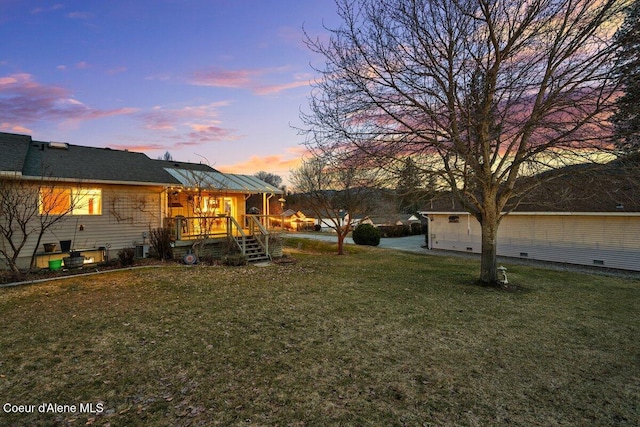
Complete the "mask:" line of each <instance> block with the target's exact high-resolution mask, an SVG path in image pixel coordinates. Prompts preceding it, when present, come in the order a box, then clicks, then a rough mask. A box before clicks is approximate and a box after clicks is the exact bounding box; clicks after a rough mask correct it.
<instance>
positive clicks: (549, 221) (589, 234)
mask: <svg viewBox="0 0 640 427" xmlns="http://www.w3.org/2000/svg"><path fill="white" fill-rule="evenodd" d="M639 165H640V163H634V162H631V163H630V164H629V163H627V164H625V163H621V162H612V163H610V164H609V165H607V166H606V167H604V168H593V170H592V171H591V172H592V173H585V171H584V170H578V168H576V170H575V172H576V173H572V170H568V171H566V172H568V173H567V174H566V175H563V176H562V177H559V178H558V179H555V180H553V181H550V182H548V183H546V184H544V185H543V186H541V187H540V188H538V189H537V190H536V191H535V192H533V193H531V194H530V195H529V196H528V197H527V198H526V199H525V200H523V201H522V203H520V204H519V205H518V206H517V207H515V209H514V210H513V211H512V212H511V213H509V214H508V215H507V216H505V217H504V218H503V219H502V222H501V223H500V227H499V230H498V247H497V254H498V255H501V256H508V257H516V258H526V259H536V260H544V261H553V262H560V263H570V264H579V265H591V266H598V267H610V268H618V269H626V270H636V271H640V173H639V171H640V166H639ZM587 167H588V166H583V167H582V168H587ZM421 214H422V215H424V216H427V217H428V218H429V219H430V221H429V235H428V241H429V247H430V248H431V249H446V250H453V251H462V252H474V253H479V252H480V250H481V231H480V224H479V223H478V221H477V220H476V219H475V217H473V216H472V215H470V214H469V213H467V212H466V211H465V210H464V209H463V208H462V207H461V206H460V204H459V203H458V202H457V201H456V200H455V199H453V197H452V196H451V195H441V197H439V198H435V199H434V200H432V201H431V202H430V203H429V205H428V206H426V207H425V208H423V209H422V210H421Z"/></svg>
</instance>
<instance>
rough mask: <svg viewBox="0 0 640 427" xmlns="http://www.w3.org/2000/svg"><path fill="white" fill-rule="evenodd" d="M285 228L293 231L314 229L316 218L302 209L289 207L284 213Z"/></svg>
mask: <svg viewBox="0 0 640 427" xmlns="http://www.w3.org/2000/svg"><path fill="white" fill-rule="evenodd" d="M282 220H283V223H284V228H286V229H289V230H293V231H306V230H313V226H314V224H315V218H313V216H311V215H310V216H307V215H305V214H304V213H303V212H302V211H296V210H293V209H287V210H286V211H284V212H283V213H282Z"/></svg>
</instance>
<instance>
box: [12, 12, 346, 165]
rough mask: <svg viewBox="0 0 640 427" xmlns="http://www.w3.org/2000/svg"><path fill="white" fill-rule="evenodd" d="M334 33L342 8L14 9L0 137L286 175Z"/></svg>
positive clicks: (299, 148) (295, 160)
mask: <svg viewBox="0 0 640 427" xmlns="http://www.w3.org/2000/svg"><path fill="white" fill-rule="evenodd" d="M323 24H325V25H328V26H330V27H335V26H336V25H337V24H338V17H337V14H336V6H335V3H334V2H333V0H208V1H205V0H193V1H189V0H184V1H180V0H129V1H121V0H95V1H87V0H82V1H80V0H74V1H60V2H54V1H20V0H0V39H1V40H2V47H1V48H0V131H2V132H12V133H20V134H27V135H31V136H32V137H33V138H34V139H35V140H40V141H63V142H68V143H70V144H77V145H88V146H95V147H111V148H117V149H129V150H131V151H142V152H144V153H146V154H147V155H148V156H149V157H151V158H157V157H159V156H162V155H163V154H164V153H165V151H169V152H170V153H171V154H172V155H173V157H174V159H176V160H182V161H192V162H205V161H208V163H209V164H210V165H211V166H213V167H214V168H216V169H219V170H221V171H223V172H233V173H246V174H253V173H255V172H258V171H260V170H265V171H268V172H272V173H276V174H279V175H281V176H283V177H285V176H286V175H287V174H288V172H289V170H290V169H291V168H294V167H295V166H296V165H297V164H298V161H299V159H300V157H301V155H302V153H303V152H304V148H303V147H302V146H301V145H300V143H301V142H302V141H303V138H302V137H301V136H299V135H297V134H296V131H295V130H294V129H292V128H291V125H296V124H300V119H299V111H300V109H306V108H307V97H308V95H309V93H310V90H311V88H310V86H309V82H310V80H312V79H313V78H314V77H315V75H314V73H313V69H312V68H311V65H310V64H313V65H315V66H319V67H322V64H323V63H324V61H323V58H321V57H318V56H316V55H314V54H313V53H312V52H311V51H310V50H309V49H308V48H307V46H306V45H305V44H304V43H303V40H304V35H303V27H304V29H305V30H307V32H309V33H310V34H311V35H313V36H321V37H328V34H327V31H326V30H325V29H324V28H323ZM205 159H206V160H205Z"/></svg>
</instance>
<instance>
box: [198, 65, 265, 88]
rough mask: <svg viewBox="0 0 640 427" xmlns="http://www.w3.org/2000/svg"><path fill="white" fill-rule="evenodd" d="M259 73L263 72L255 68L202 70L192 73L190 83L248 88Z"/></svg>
mask: <svg viewBox="0 0 640 427" xmlns="http://www.w3.org/2000/svg"><path fill="white" fill-rule="evenodd" d="M261 74H263V72H261V71H257V70H220V69H211V70H202V71H196V72H195V73H194V76H193V79H191V84H194V85H196V86H215V87H230V88H243V89H249V88H251V87H252V85H253V83H252V82H253V79H255V78H256V77H258V76H260V75H261Z"/></svg>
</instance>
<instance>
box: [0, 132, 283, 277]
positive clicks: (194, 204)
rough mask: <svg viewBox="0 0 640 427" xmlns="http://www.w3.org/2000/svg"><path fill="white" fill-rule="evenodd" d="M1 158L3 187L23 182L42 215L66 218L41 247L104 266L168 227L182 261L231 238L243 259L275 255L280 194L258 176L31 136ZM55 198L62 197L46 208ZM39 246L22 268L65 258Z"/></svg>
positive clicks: (26, 254) (1, 142)
mask: <svg viewBox="0 0 640 427" xmlns="http://www.w3.org/2000/svg"><path fill="white" fill-rule="evenodd" d="M0 152H2V156H0V185H2V184H3V181H4V182H10V181H11V180H12V181H13V182H15V181H19V182H20V183H23V184H24V186H25V188H30V189H31V191H34V192H36V194H37V193H38V192H39V193H40V194H39V195H38V196H37V197H36V198H35V199H34V200H39V202H38V203H39V204H40V211H41V215H42V212H44V211H45V210H46V212H49V213H51V214H53V215H55V214H61V213H63V212H67V213H68V215H66V217H65V218H64V220H63V221H61V222H60V223H59V224H56V225H55V227H52V228H51V229H50V230H48V231H47V232H46V233H45V235H44V238H43V240H42V242H41V243H48V242H64V241H69V240H71V241H72V242H71V249H76V250H80V251H82V253H83V255H84V256H85V259H87V260H91V261H94V262H98V261H101V260H102V259H104V258H107V257H114V256H115V255H116V254H117V252H118V251H119V250H120V249H123V248H129V247H138V248H139V251H142V252H146V250H147V249H148V245H149V238H148V233H149V231H150V230H152V229H155V228H160V227H164V228H168V229H169V230H170V231H171V234H172V238H173V244H174V246H175V248H174V252H175V253H176V254H177V255H178V256H180V255H181V254H182V253H186V252H187V251H188V250H189V249H190V248H191V247H192V245H193V242H194V241H203V240H207V241H208V240H211V241H215V240H216V239H218V240H220V241H222V240H224V241H226V240H227V238H228V237H234V238H235V240H236V242H238V243H237V244H238V247H239V250H241V251H242V252H243V253H247V251H249V249H248V247H249V245H251V246H260V250H256V249H251V251H252V252H253V251H255V252H262V254H261V255H262V256H267V255H268V253H269V252H268V248H266V247H265V246H268V240H269V239H268V238H267V236H268V234H269V228H270V226H271V219H272V216H271V215H270V214H269V209H268V207H269V203H268V201H269V199H270V198H271V197H274V196H276V195H282V191H281V190H279V189H277V188H275V187H273V186H271V185H269V184H267V183H265V182H263V181H261V180H259V179H257V178H255V177H253V176H249V175H240V174H223V173H221V172H219V171H217V170H215V169H213V168H211V167H210V166H208V165H204V164H196V163H187V162H176V161H165V160H154V159H151V158H149V157H147V156H146V155H145V154H143V153H136V152H130V151H126V150H113V149H109V148H95V147H88V146H81V145H72V144H67V143H60V142H42V141H34V140H32V138H31V137H30V136H27V135H15V134H8V133H0ZM51 194H56V195H58V196H60V197H57V198H56V201H55V203H54V204H52V203H49V205H50V206H45V205H46V203H47V202H46V200H51V199H49V198H47V197H46V196H49V195H51ZM251 195H261V197H262V200H263V206H264V207H265V209H264V210H263V211H262V212H263V214H262V215H247V214H246V213H245V201H246V199H247V198H248V197H249V196H251ZM0 215H1V214H0ZM2 220H3V218H1V217H0V221H2ZM256 240H257V241H258V242H256ZM0 244H2V245H6V244H7V242H6V241H1V242H0ZM36 244H37V242H36V241H35V239H34V238H30V239H29V240H28V241H27V243H26V245H25V247H24V248H23V250H22V251H21V257H20V260H19V261H20V265H21V266H23V267H26V266H28V263H29V261H30V258H31V253H32V252H33V251H34V249H35V250H36V252H37V265H38V266H40V267H46V266H47V265H48V261H49V260H52V259H59V258H61V257H63V256H65V255H66V254H65V253H64V252H62V251H61V250H60V249H61V248H60V247H58V248H57V249H58V250H57V251H55V252H53V253H51V252H49V253H45V252H43V251H42V253H41V251H40V249H39V248H35V245H36ZM64 249H66V250H68V248H64ZM247 254H248V253H247Z"/></svg>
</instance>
